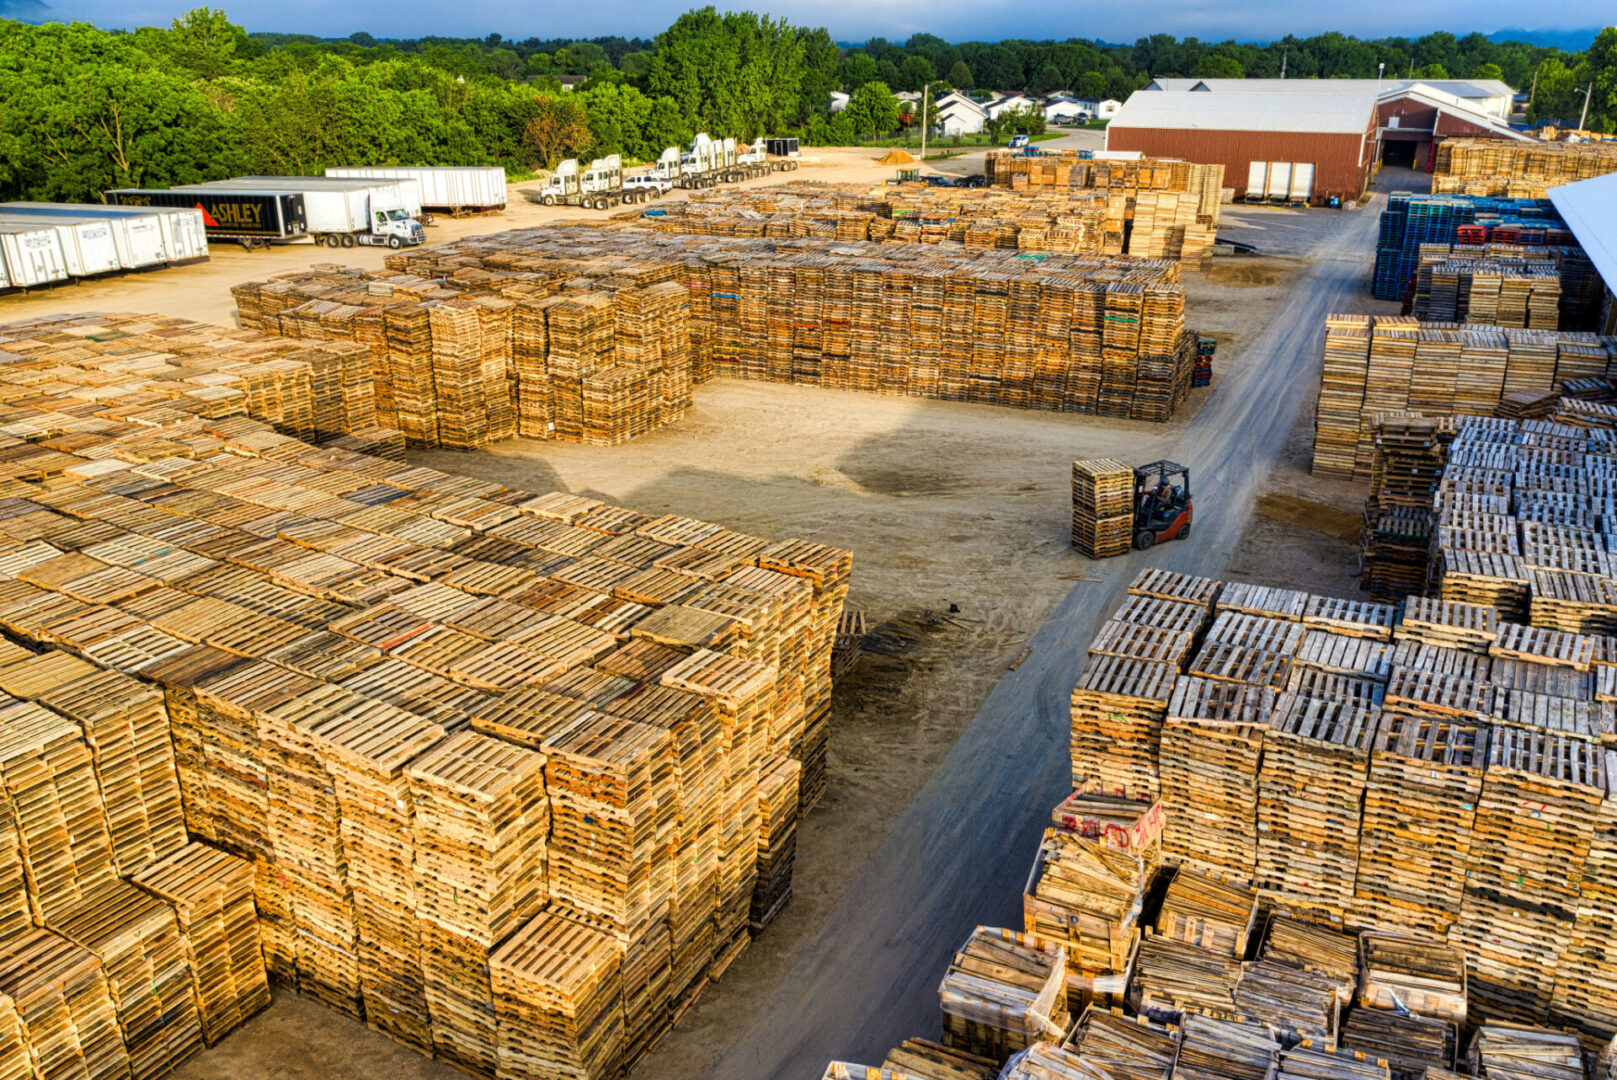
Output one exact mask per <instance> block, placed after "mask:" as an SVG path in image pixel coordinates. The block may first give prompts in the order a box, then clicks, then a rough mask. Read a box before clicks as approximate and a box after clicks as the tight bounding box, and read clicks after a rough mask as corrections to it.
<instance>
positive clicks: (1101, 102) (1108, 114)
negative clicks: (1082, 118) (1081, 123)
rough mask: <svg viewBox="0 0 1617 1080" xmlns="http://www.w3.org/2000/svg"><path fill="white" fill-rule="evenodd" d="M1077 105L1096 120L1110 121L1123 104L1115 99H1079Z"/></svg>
mask: <svg viewBox="0 0 1617 1080" xmlns="http://www.w3.org/2000/svg"><path fill="white" fill-rule="evenodd" d="M1078 104H1079V105H1080V106H1082V108H1083V110H1084V112H1086V113H1088V114H1089V115H1090V116H1092V117H1094V118H1096V119H1097V120H1110V119H1111V118H1112V117H1114V116H1116V115H1117V110H1118V109H1121V108H1122V107H1123V103H1122V102H1121V101H1118V100H1117V99H1116V98H1079V99H1078Z"/></svg>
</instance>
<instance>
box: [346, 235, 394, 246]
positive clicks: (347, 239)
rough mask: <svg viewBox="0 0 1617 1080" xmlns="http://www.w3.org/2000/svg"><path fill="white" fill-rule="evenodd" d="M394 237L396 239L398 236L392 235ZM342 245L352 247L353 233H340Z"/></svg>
mask: <svg viewBox="0 0 1617 1080" xmlns="http://www.w3.org/2000/svg"><path fill="white" fill-rule="evenodd" d="M394 239H395V240H396V239H398V238H397V237H394ZM342 246H343V247H353V246H354V234H353V233H343V234H342Z"/></svg>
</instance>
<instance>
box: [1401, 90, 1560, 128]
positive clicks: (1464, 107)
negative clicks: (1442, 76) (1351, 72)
mask: <svg viewBox="0 0 1617 1080" xmlns="http://www.w3.org/2000/svg"><path fill="white" fill-rule="evenodd" d="M1398 98H1414V99H1415V100H1417V101H1421V102H1424V103H1425V104H1427V105H1430V106H1432V107H1433V108H1435V109H1437V110H1439V111H1440V112H1446V113H1449V114H1450V115H1451V116H1457V117H1459V118H1460V119H1461V120H1464V121H1465V122H1466V123H1468V124H1475V125H1476V126H1477V127H1484V128H1487V129H1488V130H1489V131H1491V132H1493V134H1494V135H1495V136H1497V137H1498V138H1501V139H1516V140H1518V141H1520V142H1535V141H1537V140H1535V139H1534V138H1533V137H1532V136H1531V135H1528V134H1527V133H1526V132H1522V131H1517V130H1516V129H1515V128H1513V127H1511V126H1510V125H1509V124H1507V123H1505V122H1504V121H1503V120H1501V119H1499V117H1497V116H1494V115H1493V114H1491V113H1485V112H1482V111H1480V110H1479V109H1478V108H1477V107H1476V106H1475V105H1472V104H1471V102H1470V101H1469V100H1467V99H1465V98H1461V97H1455V96H1454V95H1453V94H1446V93H1444V92H1443V91H1441V90H1438V89H1436V88H1434V87H1433V86H1432V84H1431V83H1412V84H1410V85H1409V86H1408V87H1407V88H1405V89H1402V90H1387V91H1385V92H1383V93H1382V94H1381V96H1380V97H1379V98H1378V99H1377V100H1378V101H1382V102H1385V101H1393V100H1396V99H1398Z"/></svg>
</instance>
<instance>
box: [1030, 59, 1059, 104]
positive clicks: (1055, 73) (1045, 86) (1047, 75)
mask: <svg viewBox="0 0 1617 1080" xmlns="http://www.w3.org/2000/svg"><path fill="white" fill-rule="evenodd" d="M1064 85H1066V84H1065V83H1064V82H1063V81H1062V78H1061V70H1060V69H1059V68H1057V67H1056V66H1055V65H1054V64H1052V63H1049V62H1046V63H1043V64H1041V65H1039V70H1038V71H1035V72H1034V73H1033V78H1032V79H1030V80H1028V84H1027V88H1028V92H1029V93H1032V94H1036V95H1038V96H1039V97H1043V96H1044V95H1045V94H1052V93H1055V92H1056V91H1057V90H1060V89H1061V88H1062V87H1063V86H1064Z"/></svg>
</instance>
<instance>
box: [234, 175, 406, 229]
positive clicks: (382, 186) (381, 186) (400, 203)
mask: <svg viewBox="0 0 1617 1080" xmlns="http://www.w3.org/2000/svg"><path fill="white" fill-rule="evenodd" d="M356 184H361V185H364V186H365V187H367V188H369V189H370V191H371V201H372V202H379V203H381V205H383V206H386V207H392V208H397V209H400V210H403V211H404V212H405V213H406V214H408V215H409V216H410V217H412V218H414V219H416V220H417V221H420V220H421V183H420V181H418V180H414V179H412V178H410V177H408V176H387V177H382V178H380V179H376V178H370V177H343V176H237V177H232V178H231V179H229V180H213V181H210V182H209V184H208V185H207V186H210V187H211V186H215V185H217V186H219V187H224V186H226V185H229V186H232V187H234V186H238V185H239V186H241V187H243V188H248V187H264V186H269V187H274V188H285V189H286V190H288V191H302V192H309V191H345V192H346V191H353V190H354V187H355V185H356ZM309 231H310V232H313V231H314V229H313V227H312V226H311V227H310V230H309Z"/></svg>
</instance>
